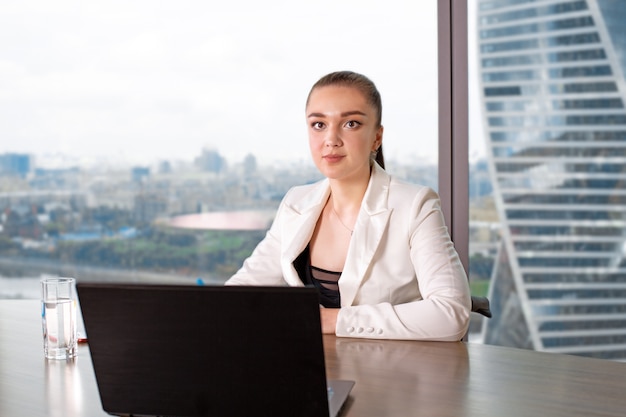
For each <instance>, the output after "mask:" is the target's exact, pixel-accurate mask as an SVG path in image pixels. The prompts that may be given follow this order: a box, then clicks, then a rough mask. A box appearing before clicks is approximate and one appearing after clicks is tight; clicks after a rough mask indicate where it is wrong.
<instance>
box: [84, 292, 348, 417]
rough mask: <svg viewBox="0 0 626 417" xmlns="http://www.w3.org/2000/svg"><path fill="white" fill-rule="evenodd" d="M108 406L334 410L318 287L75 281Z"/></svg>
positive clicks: (342, 393)
mask: <svg viewBox="0 0 626 417" xmlns="http://www.w3.org/2000/svg"><path fill="white" fill-rule="evenodd" d="M76 288H77V292H78V298H79V304H80V308H81V311H82V315H83V321H84V324H85V330H86V333H87V337H88V344H89V350H90V352H91V359H92V362H93V368H94V372H95V376H96V381H97V384H98V391H99V394H100V400H101V402H102V408H103V409H104V411H106V412H107V413H109V414H112V415H122V416H129V415H132V416H185V417H188V416H219V417H225V416H233V417H244V416H245V417H253V416H272V417H281V416H289V417H293V416H299V417H306V416H311V417H322V416H323V417H327V416H330V417H335V416H337V415H338V414H339V412H340V410H341V408H342V406H343V405H344V403H345V401H346V399H347V398H348V395H349V393H350V391H351V389H352V387H353V385H354V381H338V380H333V381H327V379H326V369H325V362H324V347H323V343H322V334H321V324H320V315H319V296H318V293H317V290H316V289H314V288H310V287H249V286H191V285H167V284H165V285H164V284H158V285H157V284H155V285H150V284H147V285H146V284H119V283H114V284H113V283H111V284H109V283H81V282H78V283H77V285H76Z"/></svg>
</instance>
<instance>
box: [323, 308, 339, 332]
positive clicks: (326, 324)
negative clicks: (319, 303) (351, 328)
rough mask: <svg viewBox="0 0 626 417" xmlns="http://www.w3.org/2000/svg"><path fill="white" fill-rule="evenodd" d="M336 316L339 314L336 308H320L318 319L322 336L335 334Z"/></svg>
mask: <svg viewBox="0 0 626 417" xmlns="http://www.w3.org/2000/svg"><path fill="white" fill-rule="evenodd" d="M338 314H339V309H338V308H324V307H320V317H321V320H322V333H323V334H335V328H336V327H337V315H338Z"/></svg>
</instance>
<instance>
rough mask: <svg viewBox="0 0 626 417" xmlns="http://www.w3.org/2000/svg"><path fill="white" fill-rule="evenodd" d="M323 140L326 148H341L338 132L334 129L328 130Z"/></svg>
mask: <svg viewBox="0 0 626 417" xmlns="http://www.w3.org/2000/svg"><path fill="white" fill-rule="evenodd" d="M324 139H325V143H326V146H330V147H335V146H341V144H342V143H343V142H342V141H341V136H340V135H339V132H337V131H336V129H328V130H327V131H326V138H324Z"/></svg>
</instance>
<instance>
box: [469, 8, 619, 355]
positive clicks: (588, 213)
mask: <svg viewBox="0 0 626 417" xmlns="http://www.w3.org/2000/svg"><path fill="white" fill-rule="evenodd" d="M477 4H478V13H477V16H478V22H477V27H478V42H479V45H478V51H479V59H478V62H479V67H480V68H479V72H480V80H481V88H480V90H481V99H482V105H483V109H482V110H483V122H484V126H485V132H486V133H485V135H486V139H487V143H488V146H487V149H488V151H487V155H488V159H489V164H490V172H491V176H492V178H493V186H494V196H495V199H496V205H497V208H498V214H499V217H500V221H501V224H502V240H501V245H500V248H499V252H498V255H497V259H496V264H495V267H494V274H493V277H492V285H491V293H490V297H491V301H492V307H493V310H494V313H495V317H494V319H492V320H489V321H487V322H486V325H485V326H483V337H484V341H485V343H491V344H499V345H508V346H517V347H525V348H530V349H535V350H542V351H550V352H562V353H570V354H575V355H583V356H593V357H600V358H607V359H615V360H626V110H625V109H624V101H625V98H626V82H625V79H624V72H625V71H626V2H624V1H620V0H576V1H564V0H481V1H479V2H478V3H477Z"/></svg>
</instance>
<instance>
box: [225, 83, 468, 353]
mask: <svg viewBox="0 0 626 417" xmlns="http://www.w3.org/2000/svg"><path fill="white" fill-rule="evenodd" d="M381 119H382V104H381V98H380V94H379V92H378V90H377V89H376V86H375V85H374V83H372V81H370V80H369V79H368V78H367V77H365V76H363V75H361V74H357V73H354V72H349V71H341V72H335V73H331V74H328V75H326V76H324V77H322V78H321V79H320V80H319V81H318V82H317V83H315V85H313V87H312V89H311V91H310V93H309V97H308V99H307V102H306V120H307V124H308V132H309V147H310V150H311V156H312V157H313V161H314V162H315V165H316V166H317V168H318V169H319V170H320V172H321V173H322V174H323V175H324V176H325V177H326V178H325V179H324V180H322V181H320V182H318V183H316V184H309V185H304V186H298V187H294V188H292V189H291V190H289V192H288V193H287V194H286V195H285V197H284V199H283V201H282V202H281V204H280V207H279V208H278V212H277V215H276V218H275V219H274V222H273V224H272V226H271V228H270V230H269V231H268V233H267V235H266V237H265V238H264V239H263V240H262V241H261V242H260V243H259V245H258V246H257V247H256V249H255V250H254V252H253V253H252V255H251V256H250V257H249V258H248V259H246V261H245V262H244V264H243V266H242V268H241V269H240V270H239V271H238V272H237V273H236V274H235V275H234V276H233V277H231V278H230V279H229V280H228V281H227V283H226V284H227V285H285V284H286V285H292V286H301V285H315V286H316V287H318V289H319V290H320V297H321V307H320V314H321V318H322V331H323V332H324V333H335V334H337V335H338V336H346V337H367V338H381V339H382V338H384V339H415V340H444V341H458V340H460V339H461V338H462V337H463V335H464V334H465V332H466V331H467V327H468V324H469V314H470V307H471V301H470V292H469V286H468V282H467V277H466V275H465V272H464V270H463V267H462V265H461V263H460V261H459V258H458V255H457V253H456V251H455V249H454V246H453V244H452V242H451V240H450V236H449V234H448V231H447V228H446V226H445V224H444V219H443V215H442V212H441V208H440V202H439V197H438V195H437V194H436V193H435V192H434V191H433V190H432V189H430V188H428V187H424V186H419V185H413V184H408V183H403V182H400V181H398V180H396V179H394V178H392V177H391V176H390V175H389V174H387V172H386V171H385V170H384V159H383V156H382V148H381V146H382V140H383V126H382V124H381Z"/></svg>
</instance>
